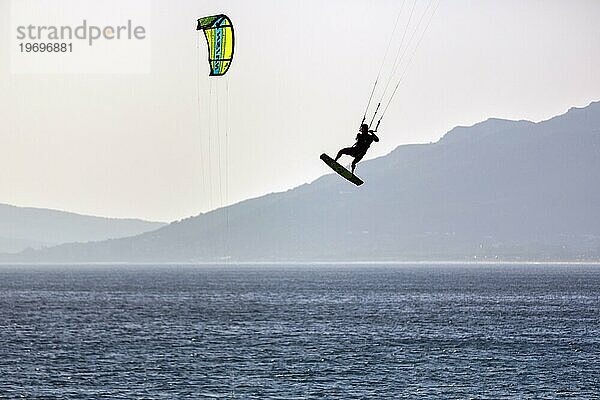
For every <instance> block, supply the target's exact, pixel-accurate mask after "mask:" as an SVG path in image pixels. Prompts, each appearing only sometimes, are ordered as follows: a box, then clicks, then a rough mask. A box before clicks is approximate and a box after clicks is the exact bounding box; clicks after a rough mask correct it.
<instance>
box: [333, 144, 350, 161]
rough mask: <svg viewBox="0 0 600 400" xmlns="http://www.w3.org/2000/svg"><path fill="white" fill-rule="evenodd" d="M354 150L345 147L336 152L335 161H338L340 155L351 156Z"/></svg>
mask: <svg viewBox="0 0 600 400" xmlns="http://www.w3.org/2000/svg"><path fill="white" fill-rule="evenodd" d="M353 150H354V148H353V147H345V148H343V149H341V150H340V151H338V153H337V156H335V161H337V160H339V159H340V157H341V156H342V154H347V155H349V156H351V155H352V154H353V152H354V151H353Z"/></svg>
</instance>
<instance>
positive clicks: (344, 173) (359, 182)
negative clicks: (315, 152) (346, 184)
mask: <svg viewBox="0 0 600 400" xmlns="http://www.w3.org/2000/svg"><path fill="white" fill-rule="evenodd" d="M321 160H323V162H324V163H325V164H327V165H329V167H330V168H331V169H332V170H334V171H335V172H337V173H338V174H339V175H340V176H342V177H344V178H346V179H347V180H349V181H350V182H352V183H354V184H355V185H356V186H360V185H362V184H363V183H364V182H363V181H362V180H361V179H360V178H359V177H358V176H356V175H354V174H353V173H352V172H350V171H348V170H347V169H346V168H344V167H342V166H341V165H340V164H338V163H337V161H335V160H334V159H333V158H331V157H329V156H328V155H327V154H325V153H323V154H321Z"/></svg>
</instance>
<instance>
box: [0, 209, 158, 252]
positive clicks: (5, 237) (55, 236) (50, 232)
mask: <svg viewBox="0 0 600 400" xmlns="http://www.w3.org/2000/svg"><path fill="white" fill-rule="evenodd" d="M164 225H166V224H165V223H162V222H149V221H143V220H139V219H117V218H103V217H94V216H89V215H81V214H75V213H71V212H65V211H58V210H50V209H44V208H32V207H16V206H12V205H8V204H0V253H18V252H20V251H23V250H25V249H27V248H31V249H40V248H43V247H50V246H56V245H58V244H62V243H68V242H89V241H99V240H105V239H111V238H119V237H125V236H133V235H137V234H140V233H143V232H148V231H152V230H155V229H158V228H160V227H161V226H164Z"/></svg>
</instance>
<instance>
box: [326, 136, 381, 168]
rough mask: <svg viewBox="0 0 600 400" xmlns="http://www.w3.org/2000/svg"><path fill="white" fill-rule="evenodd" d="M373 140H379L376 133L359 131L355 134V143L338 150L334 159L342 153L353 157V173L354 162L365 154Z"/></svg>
mask: <svg viewBox="0 0 600 400" xmlns="http://www.w3.org/2000/svg"><path fill="white" fill-rule="evenodd" d="M373 142H379V138H378V137H377V135H375V134H374V133H371V132H369V133H364V132H359V133H358V135H356V143H354V145H353V146H352V147H346V148H343V149H341V150H340V151H338V153H337V156H336V157H335V160H336V161H337V160H338V159H339V158H340V157H341V156H342V154H347V155H349V156H351V157H354V161H352V172H353V173H354V168H356V164H357V163H358V162H359V161H360V160H362V158H363V157H364V156H365V154H367V150H369V147H370V146H371V143H373Z"/></svg>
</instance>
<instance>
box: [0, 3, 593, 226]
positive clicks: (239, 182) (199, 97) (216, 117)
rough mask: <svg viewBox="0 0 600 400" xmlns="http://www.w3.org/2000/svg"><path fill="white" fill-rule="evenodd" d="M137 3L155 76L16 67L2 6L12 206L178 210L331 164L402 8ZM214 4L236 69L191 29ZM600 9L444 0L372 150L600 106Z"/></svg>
mask: <svg viewBox="0 0 600 400" xmlns="http://www.w3.org/2000/svg"><path fill="white" fill-rule="evenodd" d="M407 2H408V3H411V2H412V0H407ZM41 3H43V5H44V7H49V8H52V7H53V6H54V5H55V4H60V2H56V3H55V2H51V1H41ZM128 3H133V6H134V7H139V8H140V9H143V10H144V11H146V12H147V13H148V15H151V23H148V24H147V30H148V38H147V41H148V43H149V45H150V46H151V57H150V60H149V63H150V65H149V68H148V71H150V72H147V73H133V74H131V73H127V74H126V73H120V74H94V73H77V74H19V73H12V72H11V67H10V55H9V50H10V49H9V46H12V44H11V38H13V37H14V36H15V32H12V31H11V29H10V27H9V26H10V22H11V21H10V18H11V17H10V1H9V0H0V203H9V204H14V205H19V206H33V207H43V208H55V209H61V210H67V211H73V212H79V213H84V214H93V215H101V216H110V217H136V218H145V219H151V220H162V221H171V220H175V219H180V218H184V217H188V216H191V215H196V214H198V213H199V212H204V211H207V210H209V209H212V208H216V207H219V206H221V205H224V204H226V203H234V202H237V201H240V200H242V199H246V198H251V197H256V196H259V195H262V194H266V193H270V192H274V191H282V190H287V189H290V188H293V187H295V186H298V185H301V184H303V183H306V182H310V181H312V180H314V179H316V178H317V177H319V176H321V175H323V174H326V173H330V171H329V170H328V169H327V167H326V166H325V165H324V164H323V163H322V162H321V161H320V160H319V155H320V154H321V153H322V152H327V153H329V154H330V155H334V154H335V152H336V151H337V150H338V149H339V148H341V147H345V146H348V145H351V144H352V143H353V139H354V136H355V134H356V131H357V128H358V125H359V123H360V120H361V118H362V114H363V112H364V108H365V106H366V103H367V100H368V97H369V93H370V90H371V87H372V85H373V81H374V79H375V77H376V75H377V71H378V70H379V67H380V65H381V62H382V58H383V54H384V53H385V49H386V47H387V44H388V40H389V38H390V35H391V33H392V29H393V26H394V21H395V20H396V16H397V14H398V11H399V10H400V5H401V4H402V2H401V1H400V0H395V1H392V0H386V1H384V0H373V1H353V0H327V1H310V0H301V1H283V0H279V1H249V0H240V1H198V0H194V1H191V0H190V1H185V0H169V1H167V0H164V1H158V0H153V1H133V2H128ZM98 4H104V3H100V2H96V5H98ZM106 4H107V7H109V6H108V4H109V3H106ZM426 4H427V1H423V2H419V3H418V5H417V7H420V6H422V5H426ZM111 12H113V11H112V9H107V10H104V13H105V14H108V15H109V16H110V13H111ZM114 12H115V13H118V11H117V9H115V11H114ZM219 13H225V14H227V15H228V16H229V17H230V18H231V20H232V21H233V24H234V26H235V32H236V52H235V58H234V61H233V65H232V67H231V69H230V71H229V72H228V74H227V78H226V79H219V78H216V79H215V78H209V77H208V63H207V62H206V57H207V56H206V44H205V41H204V38H203V37H200V36H199V35H200V33H199V32H196V31H195V24H196V19H197V18H199V17H202V16H207V15H214V14H219ZM599 17H600V1H597V0H589V1H582V0H580V1H577V0H576V1H573V0H564V1H551V0H536V1H527V0H514V1H510V0H495V1H486V0H473V1H466V0H452V1H449V0H441V2H440V4H439V7H438V8H437V12H436V14H435V15H434V17H433V19H432V20H431V25H430V26H429V30H428V31H427V32H426V33H425V35H424V37H423V40H422V42H421V43H420V46H419V48H418V49H417V51H416V52H415V53H414V54H415V55H414V59H413V63H412V65H411V66H410V68H409V69H408V70H407V73H406V75H405V78H404V80H403V81H402V83H401V85H400V86H399V89H398V94H397V95H396V97H395V98H394V100H393V102H392V104H391V106H390V108H389V110H388V112H387V114H386V118H385V119H384V120H383V122H382V125H381V127H380V130H379V132H378V134H379V137H380V138H381V141H380V142H379V143H375V144H374V145H373V146H372V148H371V150H370V151H369V153H368V155H367V157H366V158H367V159H369V158H374V157H378V156H382V155H384V154H386V153H388V152H390V151H391V150H393V149H394V148H396V147H397V146H399V145H401V144H406V143H426V142H430V141H436V140H438V139H439V138H440V137H441V136H442V135H443V134H444V133H445V132H447V131H448V130H450V129H451V128H452V127H454V126H457V125H471V124H473V123H476V122H478V121H481V120H484V119H487V118H490V117H499V118H509V119H528V120H533V121H540V120H544V119H547V118H549V117H552V116H554V115H557V114H560V113H563V112H565V111H566V110H567V109H568V108H569V107H571V106H584V105H587V104H589V103H590V102H592V101H596V100H599V99H600V74H599V73H598V71H600V24H599V23H598V18H599ZM88 19H90V20H93V19H94V15H90V16H89V17H88ZM396 42H398V41H396ZM396 42H393V43H396ZM48 56H49V55H48ZM13 72H14V71H13ZM209 100H212V103H211V101H209ZM217 102H218V114H217ZM211 104H212V105H211ZM209 121H210V123H209ZM219 149H220V151H219ZM357 173H358V175H360V165H359V168H358V170H357ZM390 184H401V182H390Z"/></svg>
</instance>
